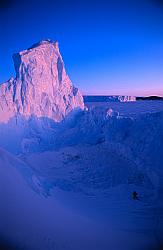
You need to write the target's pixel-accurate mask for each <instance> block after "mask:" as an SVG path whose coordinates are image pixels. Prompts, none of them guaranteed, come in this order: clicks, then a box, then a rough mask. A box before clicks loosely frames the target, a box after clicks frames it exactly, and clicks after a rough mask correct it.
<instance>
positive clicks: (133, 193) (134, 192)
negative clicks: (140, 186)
mask: <svg viewBox="0 0 163 250" xmlns="http://www.w3.org/2000/svg"><path fill="white" fill-rule="evenodd" d="M132 198H133V199H134V200H138V199H139V197H138V193H137V192H136V191H133V192H132Z"/></svg>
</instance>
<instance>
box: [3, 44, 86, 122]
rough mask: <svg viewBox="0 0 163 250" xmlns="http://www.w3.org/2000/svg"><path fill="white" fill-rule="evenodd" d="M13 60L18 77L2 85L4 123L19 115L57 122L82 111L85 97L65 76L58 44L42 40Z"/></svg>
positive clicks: (18, 54) (15, 55)
mask: <svg viewBox="0 0 163 250" xmlns="http://www.w3.org/2000/svg"><path fill="white" fill-rule="evenodd" d="M13 60H14V65H15V70H16V78H15V79H14V78H11V79H10V80H9V81H8V82H5V83H3V84H2V85H1V86H0V121H1V122H7V121H9V119H10V118H12V117H13V116H16V115H17V114H21V115H23V116H25V117H29V116H31V115H35V116H36V117H48V118H50V119H53V120H54V121H56V122H58V121H61V120H62V119H63V118H64V117H65V116H66V115H67V114H68V113H69V112H71V111H72V110H73V109H75V108H80V109H83V107H84V104H83V97H82V96H81V94H80V92H79V90H78V89H77V88H75V87H74V86H73V85H72V83H71V81H70V79H69V77H68V75H67V74H66V71H65V68H64V62H63V60H62V57H61V55H60V52H59V48H58V43H57V42H52V41H49V40H45V41H42V42H40V43H38V44H36V45H34V46H33V47H31V48H29V49H27V50H24V51H21V52H19V53H17V54H14V55H13Z"/></svg>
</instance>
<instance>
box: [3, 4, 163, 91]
mask: <svg viewBox="0 0 163 250" xmlns="http://www.w3.org/2000/svg"><path fill="white" fill-rule="evenodd" d="M0 34H1V41H0V82H3V81H5V80H7V79H8V78H9V77H10V76H11V75H15V72H14V67H13V63H12V54H13V53H14V52H17V51H20V50H22V49H26V48H28V47H30V46H31V45H32V44H33V43H35V42H37V41H39V40H42V39H46V38H50V39H52V40H58V41H59V44H60V51H61V54H62V56H63V59H64V61H65V64H66V69H67V71H68V73H69V75H70V78H71V79H72V81H73V83H74V84H75V85H77V86H78V87H79V88H80V89H81V90H82V92H83V93H84V94H129V95H130V94H131V95H132V94H134V95H150V94H153V95H163V1H161V0H128V1H127V0H126V1H125V0H124V1H123V0H112V1H111V0H110V1H109V0H108V1H105V0H95V1H93V0H92V1H91V0H88V1H86V0H83V1H81V0H79V1H77V0H76V1H73V0H70V1H69V0H67V1H66V0H65V1H64V0H60V1H55V0H54V1H53V0H40V1H39V0H38V1H37V0H33V1H32V0H28V1H23V0H22V1H20V0H6V1H5V0H3V1H1V2H0Z"/></svg>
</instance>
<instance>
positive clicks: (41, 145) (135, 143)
mask: <svg viewBox="0 0 163 250" xmlns="http://www.w3.org/2000/svg"><path fill="white" fill-rule="evenodd" d="M151 104H152V105H153V106H154V107H155V108H154V109H152V108H151V110H152V112H149V111H150V109H149V107H148V105H150V104H149V103H148V104H147V108H146V111H145V105H146V104H145V103H144V102H143V103H141V105H142V108H141V109H140V106H139V108H137V106H136V108H135V111H134V108H133V105H134V104H133V103H127V104H124V106H123V110H124V111H125V112H122V106H121V105H122V104H110V105H120V106H119V110H118V108H116V107H115V106H114V107H111V106H108V104H107V105H104V104H103V105H102V106H101V105H100V107H99V106H98V107H97V106H96V107H95V108H93V107H91V108H90V110H88V111H82V112H79V113H77V114H75V116H70V117H69V118H68V119H67V120H65V121H63V122H62V123H60V124H58V125H56V124H51V121H50V122H49V121H46V123H42V121H40V120H32V123H31V120H30V125H31V124H32V127H30V129H28V130H27V129H26V133H22V130H21V133H20V134H19V133H18V132H19V127H16V128H17V130H16V137H17V138H19V143H18V144H17V149H19V150H17V152H18V153H19V155H15V156H13V155H11V154H10V153H8V152H6V151H5V150H1V151H0V201H1V205H0V221H1V223H0V235H1V238H2V240H6V242H9V243H10V245H13V246H16V249H27V250H37V249H38V250H39V249H40V250H41V249H47V250H48V249H65V250H71V249H72V250H78V249H79V250H85V249H86V250H87V249H88V250H94V249H95V250H96V249H97V250H105V249H106V250H108V249H109V250H134V249H135V250H150V249H161V244H162V235H163V169H162V162H163V155H162V154H163V107H162V106H161V105H162V103H160V104H158V102H157V104H156V103H155V104H154V103H152V102H151ZM131 105H132V106H131ZM135 105H140V104H135ZM157 105H158V109H157V108H156V106H157ZM117 107H118V106H117ZM124 107H125V108H124ZM120 109H121V110H120ZM127 110H128V112H127ZM131 110H132V112H131ZM138 110H139V112H138ZM141 110H143V112H141ZM122 113H123V114H122ZM131 113H132V114H131ZM23 121H24V120H23ZM36 121H37V122H36ZM28 122H29V121H27V123H23V125H22V123H21V122H20V121H18V122H17V126H19V124H21V126H22V127H23V126H25V128H28ZM36 123H37V124H38V123H39V128H38V126H36ZM11 124H12V125H13V123H11ZM11 124H10V129H9V131H10V132H11V127H12V125H11ZM5 126H6V127H5ZM14 126H15V125H14ZM22 127H21V128H22ZM1 129H2V127H1ZM5 129H7V124H6V125H3V132H4V131H5ZM3 134H4V133H3ZM30 135H32V136H30ZM49 137H50V138H49ZM4 138H5V137H4ZM15 141H16V138H14V133H13V134H12V137H11V144H10V145H7V143H4V142H5V139H4V140H3V143H1V147H2V146H3V144H4V148H7V149H8V150H10V151H11V152H14V151H13V148H14V147H13V145H14V142H15ZM25 143H26V144H25ZM22 145H23V147H22ZM24 145H25V146H24ZM36 145H37V147H36ZM134 190H136V191H137V192H138V194H139V200H133V199H132V192H133V191H134Z"/></svg>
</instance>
